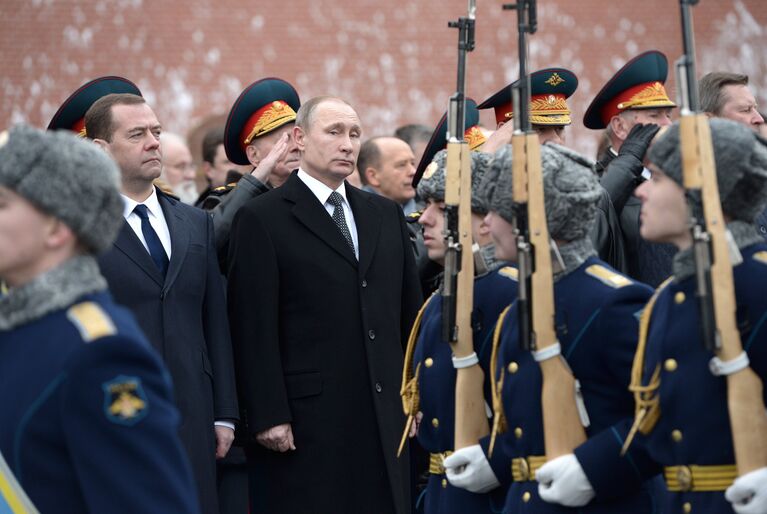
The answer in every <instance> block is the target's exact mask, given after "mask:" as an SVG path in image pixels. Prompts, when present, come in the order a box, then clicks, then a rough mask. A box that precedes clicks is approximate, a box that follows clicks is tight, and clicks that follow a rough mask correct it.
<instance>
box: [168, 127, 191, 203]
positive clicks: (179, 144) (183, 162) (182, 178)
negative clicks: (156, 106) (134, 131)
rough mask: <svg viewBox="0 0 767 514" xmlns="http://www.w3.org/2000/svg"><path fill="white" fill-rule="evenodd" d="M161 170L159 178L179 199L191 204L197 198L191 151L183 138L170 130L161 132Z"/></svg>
mask: <svg viewBox="0 0 767 514" xmlns="http://www.w3.org/2000/svg"><path fill="white" fill-rule="evenodd" d="M160 138H161V140H162V172H161V173H160V180H162V181H163V182H165V183H166V184H168V185H169V186H170V188H171V190H172V191H173V193H174V194H175V195H176V196H178V198H179V200H181V201H182V202H184V203H185V204H187V205H193V204H194V201H195V200H196V199H197V185H196V184H195V183H194V178H195V171H196V168H195V165H194V162H193V161H192V152H190V151H189V146H187V144H186V141H184V138H182V137H181V136H179V135H178V134H174V133H172V132H163V133H162V135H161V137H160Z"/></svg>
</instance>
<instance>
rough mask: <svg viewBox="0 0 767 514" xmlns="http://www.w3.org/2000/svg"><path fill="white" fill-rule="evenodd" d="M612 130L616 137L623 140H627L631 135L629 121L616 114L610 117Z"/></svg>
mask: <svg viewBox="0 0 767 514" xmlns="http://www.w3.org/2000/svg"><path fill="white" fill-rule="evenodd" d="M610 130H611V132H612V133H613V135H614V136H615V137H617V138H618V139H620V140H621V141H625V140H626V137H628V135H629V131H630V130H631V127H629V126H628V123H627V122H626V120H625V119H624V118H623V116H620V115H618V114H616V115H615V116H613V117H612V118H610Z"/></svg>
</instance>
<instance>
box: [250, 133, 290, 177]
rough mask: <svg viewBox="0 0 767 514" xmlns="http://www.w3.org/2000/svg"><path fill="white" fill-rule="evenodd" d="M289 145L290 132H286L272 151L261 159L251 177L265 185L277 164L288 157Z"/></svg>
mask: <svg viewBox="0 0 767 514" xmlns="http://www.w3.org/2000/svg"><path fill="white" fill-rule="evenodd" d="M289 143H290V132H285V133H284V134H282V136H280V138H279V139H278V140H277V142H276V143H275V144H274V146H273V147H272V149H271V151H270V152H269V153H268V154H266V157H264V158H263V159H261V162H259V163H258V166H256V169H254V170H253V171H251V172H250V173H251V175H253V176H254V177H255V178H257V179H258V180H260V181H261V182H264V183H265V182H266V181H267V179H268V178H269V175H270V174H271V173H272V170H274V167H275V166H276V165H277V163H278V162H280V161H281V160H282V159H284V158H285V157H286V156H287V155H288V150H290V144H289Z"/></svg>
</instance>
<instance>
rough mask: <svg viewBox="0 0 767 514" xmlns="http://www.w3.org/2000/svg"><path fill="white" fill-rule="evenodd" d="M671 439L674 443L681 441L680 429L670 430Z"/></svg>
mask: <svg viewBox="0 0 767 514" xmlns="http://www.w3.org/2000/svg"><path fill="white" fill-rule="evenodd" d="M671 439H672V440H673V441H674V442H675V443H678V442H679V441H681V440H682V431H681V430H672V431H671Z"/></svg>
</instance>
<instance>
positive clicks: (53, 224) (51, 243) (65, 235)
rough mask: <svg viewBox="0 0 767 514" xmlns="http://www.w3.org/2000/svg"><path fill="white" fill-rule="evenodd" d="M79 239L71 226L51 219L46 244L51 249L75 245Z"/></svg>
mask: <svg viewBox="0 0 767 514" xmlns="http://www.w3.org/2000/svg"><path fill="white" fill-rule="evenodd" d="M76 240H77V237H76V236H75V233H74V232H73V231H72V229H71V228H69V226H68V225H67V224H66V223H64V222H63V221H61V220H60V219H58V218H55V217H53V216H51V217H50V222H49V224H48V231H47V237H46V244H47V246H48V247H49V248H61V247H63V246H66V245H67V244H71V245H73V246H74V245H75V244H76Z"/></svg>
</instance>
